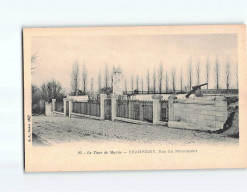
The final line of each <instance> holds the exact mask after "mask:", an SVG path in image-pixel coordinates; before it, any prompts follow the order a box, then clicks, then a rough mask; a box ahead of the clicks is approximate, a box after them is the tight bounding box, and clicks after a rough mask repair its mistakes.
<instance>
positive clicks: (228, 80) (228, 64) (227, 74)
mask: <svg viewBox="0 0 247 195" xmlns="http://www.w3.org/2000/svg"><path fill="white" fill-rule="evenodd" d="M225 70H226V72H225V74H226V75H225V80H226V89H227V92H228V90H229V88H230V76H231V72H230V62H229V59H227V62H226V69H225Z"/></svg>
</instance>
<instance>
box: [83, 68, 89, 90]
mask: <svg viewBox="0 0 247 195" xmlns="http://www.w3.org/2000/svg"><path fill="white" fill-rule="evenodd" d="M87 77H88V73H87V69H86V66H85V64H83V69H82V87H83V89H82V90H83V92H84V93H85V92H86V90H87Z"/></svg>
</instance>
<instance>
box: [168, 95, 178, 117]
mask: <svg viewBox="0 0 247 195" xmlns="http://www.w3.org/2000/svg"><path fill="white" fill-rule="evenodd" d="M175 99H177V97H176V95H171V96H169V97H168V112H169V113H168V122H169V121H174V103H173V102H174V100H175Z"/></svg>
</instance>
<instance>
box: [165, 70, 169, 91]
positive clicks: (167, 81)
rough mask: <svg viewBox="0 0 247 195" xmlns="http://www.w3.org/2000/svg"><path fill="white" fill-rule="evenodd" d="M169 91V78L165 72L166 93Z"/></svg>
mask: <svg viewBox="0 0 247 195" xmlns="http://www.w3.org/2000/svg"><path fill="white" fill-rule="evenodd" d="M168 90H169V77H168V72H167V70H166V93H168Z"/></svg>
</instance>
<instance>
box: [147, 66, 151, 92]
mask: <svg viewBox="0 0 247 195" xmlns="http://www.w3.org/2000/svg"><path fill="white" fill-rule="evenodd" d="M147 91H148V93H149V91H150V73H149V69H148V70H147Z"/></svg>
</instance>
